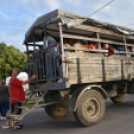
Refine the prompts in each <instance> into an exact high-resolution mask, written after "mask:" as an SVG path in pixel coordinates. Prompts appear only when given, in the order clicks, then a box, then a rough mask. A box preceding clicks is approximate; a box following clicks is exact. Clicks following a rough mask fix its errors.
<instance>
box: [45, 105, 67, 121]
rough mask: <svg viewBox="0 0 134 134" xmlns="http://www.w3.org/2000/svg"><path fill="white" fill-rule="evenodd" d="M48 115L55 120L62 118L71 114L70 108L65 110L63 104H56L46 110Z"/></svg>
mask: <svg viewBox="0 0 134 134" xmlns="http://www.w3.org/2000/svg"><path fill="white" fill-rule="evenodd" d="M45 110H46V113H47V114H48V115H49V116H50V117H53V118H61V117H64V116H66V115H67V114H68V113H69V109H68V108H64V107H63V105H62V104H54V105H50V106H47V107H46V108H45Z"/></svg>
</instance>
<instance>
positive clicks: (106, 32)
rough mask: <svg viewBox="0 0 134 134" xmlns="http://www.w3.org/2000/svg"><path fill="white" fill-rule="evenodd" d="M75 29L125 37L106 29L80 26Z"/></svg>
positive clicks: (129, 37) (131, 37)
mask: <svg viewBox="0 0 134 134" xmlns="http://www.w3.org/2000/svg"><path fill="white" fill-rule="evenodd" d="M74 28H75V29H79V30H85V31H91V32H98V33H103V34H108V35H113V36H117V37H123V35H121V34H118V33H115V32H113V31H110V30H106V29H104V28H99V27H95V26H86V25H79V26H75V27H74ZM126 38H128V39H133V38H134V37H133V36H127V37H126Z"/></svg>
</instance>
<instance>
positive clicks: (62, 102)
mask: <svg viewBox="0 0 134 134" xmlns="http://www.w3.org/2000/svg"><path fill="white" fill-rule="evenodd" d="M133 34H134V30H132V29H128V28H126V27H121V26H117V25H113V24H109V23H105V22H101V21H98V20H94V19H90V18H86V17H83V16H80V15H76V14H72V13H68V12H65V11H61V10H56V11H53V12H51V13H48V14H46V15H43V16H41V17H39V18H38V19H37V20H36V21H35V22H34V23H33V25H32V26H31V27H30V28H29V30H28V31H27V33H26V35H25V41H24V44H25V45H26V48H27V55H28V56H29V55H30V54H33V52H34V51H35V50H36V49H38V50H39V56H38V59H39V60H40V65H39V66H41V68H40V67H38V66H37V64H36V63H37V57H34V56H31V58H30V60H31V61H29V60H28V64H29V65H28V74H29V77H31V76H32V71H31V70H32V69H33V68H34V66H36V74H37V76H38V78H37V79H36V80H35V81H33V82H31V83H30V90H31V91H32V92H36V91H38V92H39V91H41V92H43V94H42V96H41V99H42V98H43V97H44V104H43V105H42V107H45V110H46V112H47V113H48V115H50V116H51V117H54V118H58V117H62V116H65V115H67V113H68V112H69V111H73V112H74V115H75V117H76V120H77V121H78V122H80V123H81V124H83V125H84V126H91V125H93V124H95V123H98V122H99V121H100V120H101V119H102V117H103V116H104V113H105V103H104V99H107V97H110V98H111V99H112V101H113V102H116V103H117V102H121V101H122V100H123V97H124V94H125V93H134V91H133V78H134V57H133V55H134V52H128V51H127V49H128V47H133V46H134V36H133ZM47 35H49V36H52V37H53V38H55V40H58V41H60V43H57V44H56V45H55V46H48V40H47ZM64 38H69V39H79V40H87V41H91V42H95V43H97V44H98V46H99V49H95V50H92V49H86V48H76V47H71V46H70V47H64V45H63V39H64ZM40 42H45V46H44V45H43V44H42V45H41V44H40ZM101 43H108V44H112V45H117V46H124V47H125V50H126V51H115V54H114V55H113V56H110V57H104V53H106V52H108V51H107V50H103V49H102V48H101ZM59 45H60V51H59V47H58V46H59ZM53 47H55V48H56V49H57V54H55V55H54V56H53V58H54V59H55V60H57V59H58V58H57V57H60V58H59V59H61V61H62V62H61V66H62V68H61V69H62V70H63V74H62V76H58V75H56V76H55V77H53V78H52V77H51V76H50V74H49V71H50V66H52V65H49V64H48V63H49V59H51V57H52V55H51V53H49V52H48V51H49V50H50V51H51V49H52V48H53ZM67 50H68V51H67ZM69 51H86V52H87V51H88V52H90V53H79V52H78V53H75V52H69ZM128 55H129V57H128ZM59 59H58V60H59ZM50 64H51V63H50ZM53 70H54V71H55V74H56V67H55V64H54V66H53ZM59 79H62V80H63V81H62V82H60V83H57V81H58V80H59ZM37 103H38V101H37ZM35 107H36V104H35V105H34V107H33V108H35ZM29 112H30V111H29ZM29 112H27V113H29ZM19 119H20V118H19Z"/></svg>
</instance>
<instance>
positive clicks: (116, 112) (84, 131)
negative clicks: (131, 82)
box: [0, 95, 134, 134]
mask: <svg viewBox="0 0 134 134" xmlns="http://www.w3.org/2000/svg"><path fill="white" fill-rule="evenodd" d="M2 123H3V122H2V121H0V124H2ZM22 123H23V124H24V125H25V127H24V128H23V129H21V130H12V129H1V128H0V134H133V133H134V95H127V96H126V97H125V100H124V102H123V103H120V104H113V103H112V102H111V101H107V102H106V114H105V116H104V118H103V120H102V121H101V122H100V123H99V124H97V125H95V126H92V127H82V126H80V125H78V124H77V122H76V121H75V119H74V117H73V115H72V114H70V115H68V116H67V117H64V118H62V119H57V120H54V119H52V118H50V117H49V116H48V115H47V114H46V113H45V111H44V109H37V110H35V111H33V112H32V113H31V114H29V115H27V116H26V117H25V118H24V120H23V121H22Z"/></svg>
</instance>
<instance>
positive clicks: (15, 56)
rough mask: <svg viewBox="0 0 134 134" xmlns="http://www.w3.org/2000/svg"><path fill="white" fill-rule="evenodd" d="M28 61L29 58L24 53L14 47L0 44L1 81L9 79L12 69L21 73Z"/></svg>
mask: <svg viewBox="0 0 134 134" xmlns="http://www.w3.org/2000/svg"><path fill="white" fill-rule="evenodd" d="M26 61H27V56H26V54H25V53H24V52H21V51H20V50H19V49H17V48H15V47H14V46H7V45H6V44H5V43H0V79H5V78H6V77H8V76H9V74H8V72H9V71H10V70H11V69H15V70H17V71H20V70H21V69H22V68H23V67H24V66H25V65H26Z"/></svg>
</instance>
